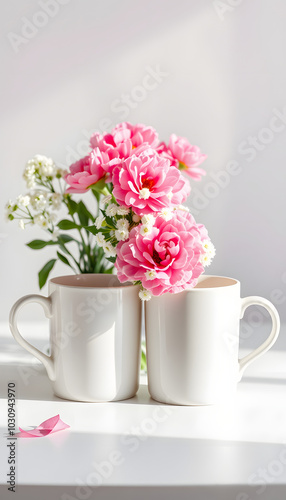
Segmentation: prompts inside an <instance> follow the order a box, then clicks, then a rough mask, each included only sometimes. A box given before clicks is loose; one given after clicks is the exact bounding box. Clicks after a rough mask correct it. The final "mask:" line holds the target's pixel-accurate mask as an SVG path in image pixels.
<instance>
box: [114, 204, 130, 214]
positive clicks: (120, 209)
mask: <svg viewBox="0 0 286 500" xmlns="http://www.w3.org/2000/svg"><path fill="white" fill-rule="evenodd" d="M128 214H129V208H128V207H125V206H124V205H122V206H121V207H118V208H117V215H128Z"/></svg>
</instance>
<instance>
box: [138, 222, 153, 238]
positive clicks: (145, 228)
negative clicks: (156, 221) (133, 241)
mask: <svg viewBox="0 0 286 500" xmlns="http://www.w3.org/2000/svg"><path fill="white" fill-rule="evenodd" d="M152 229H153V226H149V224H141V227H140V234H142V236H149V234H151V233H152Z"/></svg>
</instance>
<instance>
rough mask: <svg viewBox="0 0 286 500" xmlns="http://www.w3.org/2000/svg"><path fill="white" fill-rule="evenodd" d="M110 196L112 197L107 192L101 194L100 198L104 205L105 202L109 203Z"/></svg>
mask: <svg viewBox="0 0 286 500" xmlns="http://www.w3.org/2000/svg"><path fill="white" fill-rule="evenodd" d="M111 198H112V196H111V194H107V195H106V196H103V197H102V198H101V201H102V203H103V205H106V203H109V202H110V200H111Z"/></svg>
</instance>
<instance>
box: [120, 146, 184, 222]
mask: <svg viewBox="0 0 286 500" xmlns="http://www.w3.org/2000/svg"><path fill="white" fill-rule="evenodd" d="M139 150H140V148H139ZM112 182H113V186H114V188H113V195H114V197H115V198H116V201H117V202H118V203H119V205H125V206H127V207H132V209H133V211H134V212H135V213H136V214H138V215H142V214H148V213H150V212H159V211H160V210H162V208H165V207H171V206H173V205H174V204H181V203H183V202H184V201H185V200H186V198H187V195H188V193H189V191H188V186H187V184H186V182H185V179H184V178H183V176H182V175H181V173H180V172H179V170H178V169H177V168H175V167H171V166H170V163H169V161H168V160H166V159H164V158H160V156H159V155H158V154H157V153H156V152H155V151H154V150H152V149H147V150H146V151H143V152H142V153H140V154H139V155H138V156H137V155H136V154H134V155H132V156H131V157H130V158H127V159H126V160H123V161H122V164H121V165H120V166H117V167H116V168H114V170H113V175H112Z"/></svg>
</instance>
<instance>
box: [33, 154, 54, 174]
mask: <svg viewBox="0 0 286 500" xmlns="http://www.w3.org/2000/svg"><path fill="white" fill-rule="evenodd" d="M34 162H35V165H36V167H37V168H38V171H39V174H40V176H42V177H55V176H56V175H57V168H56V166H55V164H54V162H53V160H52V158H47V156H43V155H35V156H34Z"/></svg>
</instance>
